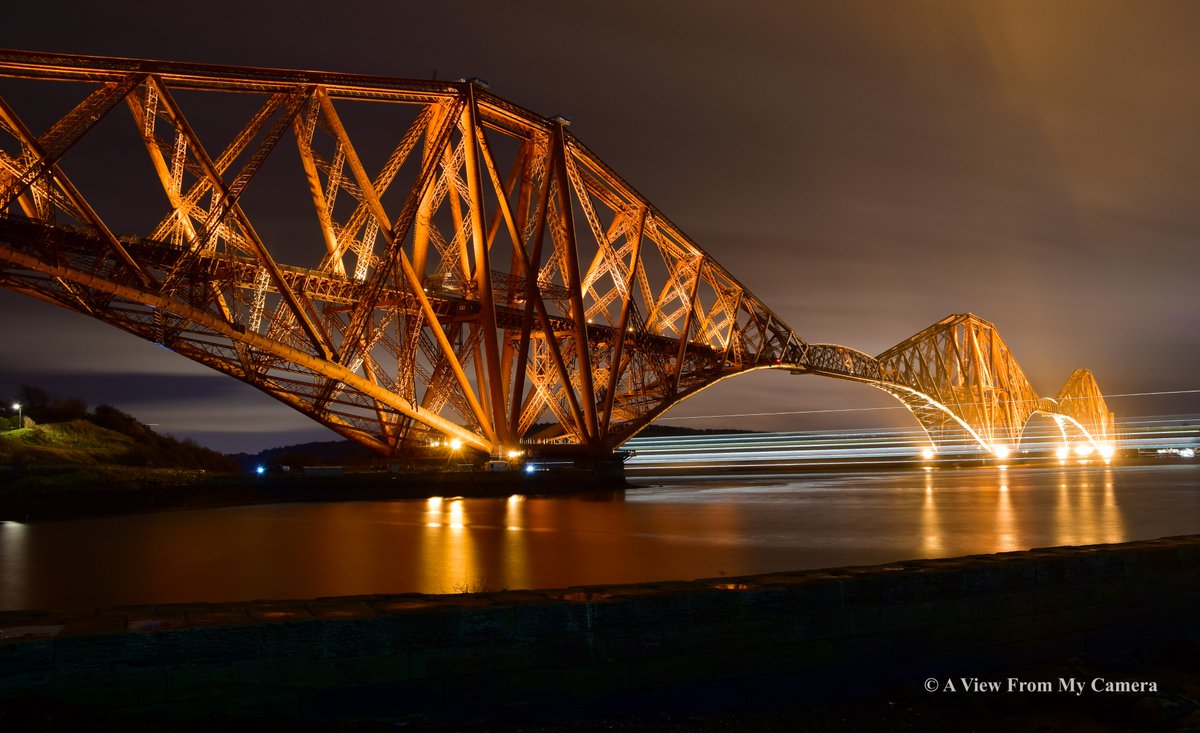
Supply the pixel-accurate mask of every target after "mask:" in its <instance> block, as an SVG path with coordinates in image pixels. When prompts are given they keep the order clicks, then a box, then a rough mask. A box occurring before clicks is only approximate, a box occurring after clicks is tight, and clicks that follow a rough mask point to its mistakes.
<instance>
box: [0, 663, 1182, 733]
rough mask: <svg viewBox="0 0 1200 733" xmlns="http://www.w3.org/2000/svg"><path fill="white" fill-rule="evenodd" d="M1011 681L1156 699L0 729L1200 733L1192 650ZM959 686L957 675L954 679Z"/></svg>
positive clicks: (878, 697) (949, 700) (1007, 699)
mask: <svg viewBox="0 0 1200 733" xmlns="http://www.w3.org/2000/svg"><path fill="white" fill-rule="evenodd" d="M1010 676H1011V677H1016V678H1018V679H1020V680H1024V681H1028V682H1042V681H1045V682H1050V683H1052V684H1054V686H1055V687H1057V685H1058V682H1057V681H1058V679H1059V678H1074V679H1076V680H1080V681H1083V682H1085V683H1088V684H1090V682H1091V680H1093V679H1095V678H1098V677H1099V678H1104V679H1106V680H1110V681H1113V680H1125V681H1153V682H1155V683H1157V686H1158V691H1157V692H1154V693H1143V692H1137V693H1134V692H1130V693H1104V692H1093V691H1091V690H1090V689H1089V690H1087V691H1085V692H1083V693H1082V694H1081V695H1078V696H1077V695H1075V694H1073V693H1061V692H1045V693H1017V692H992V693H970V692H965V691H961V690H960V691H959V692H957V693H927V692H925V691H924V690H922V689H911V690H909V689H904V690H893V691H891V692H890V693H883V694H871V695H868V696H866V697H861V698H859V697H854V696H853V695H852V694H850V693H848V695H847V698H846V699H845V700H841V701H830V702H824V703H817V704H807V705H803V706H797V705H796V704H795V703H794V702H789V701H787V700H781V701H780V705H779V707H778V708H777V709H770V710H740V711H730V712H711V713H704V714H689V713H686V712H685V713H674V714H665V713H661V712H655V711H642V712H637V713H619V714H618V713H614V714H611V715H600V716H592V717H583V718H578V719H565V720H564V719H560V720H550V721H535V722H523V721H486V720H469V719H468V720H463V721H461V722H457V723H440V724H429V723H422V722H397V721H281V720H249V719H209V720H194V721H176V720H167V719H161V718H125V717H122V716H119V715H114V716H110V717H103V718H96V717H93V716H90V715H88V714H87V713H86V712H82V711H74V710H64V709H56V708H51V707H49V706H45V705H42V704H40V703H39V702H37V701H34V700H29V701H25V702H23V703H21V704H19V705H17V706H14V707H12V708H10V709H2V708H0V730H6V731H30V732H31V733H36V732H39V731H40V732H44V733H61V732H63V731H89V732H95V733H108V732H112V733H116V732H117V731H121V732H124V731H147V732H148V731H156V732H157V731H164V732H171V731H175V732H177V733H228V732H229V731H238V730H253V731H266V732H270V731H280V732H289V733H293V732H294V733H377V732H382V731H396V730H404V731H414V732H415V733H418V732H419V733H449V732H450V731H465V732H468V733H482V732H484V731H488V732H490V731H495V732H496V733H599V732H600V731H615V732H617V733H636V732H642V731H645V732H655V733H689V732H691V731H699V732H700V733H716V732H717V731H779V732H780V733H782V732H784V731H812V732H813V733H832V732H834V731H941V730H945V731H980V732H991V731H997V732H999V731H1005V732H1007V731H1034V732H1039V733H1040V732H1046V733H1050V732H1054V733H1059V732H1062V733H1074V732H1080V733H1082V732H1085V731H1113V732H1116V731H1172V732H1182V731H1200V645H1198V644H1196V643H1181V644H1179V645H1177V646H1175V647H1172V648H1169V649H1165V650H1157V651H1153V652H1142V653H1140V654H1127V655H1121V656H1113V657H1106V658H1103V659H1091V658H1087V657H1078V658H1075V659H1072V660H1070V661H1068V662H1064V663H1060V664H1054V665H1041V666H1036V667H1029V668H1024V669H1020V670H1015V671H1009V672H996V671H991V672H981V673H980V679H983V680H999V681H1004V680H1006V679H1007V678H1008V677H1010ZM955 679H957V678H955Z"/></svg>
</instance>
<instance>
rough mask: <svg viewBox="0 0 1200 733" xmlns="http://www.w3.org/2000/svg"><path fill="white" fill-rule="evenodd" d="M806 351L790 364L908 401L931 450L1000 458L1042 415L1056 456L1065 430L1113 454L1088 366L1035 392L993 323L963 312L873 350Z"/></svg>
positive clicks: (1085, 447) (1109, 423) (1090, 448)
mask: <svg viewBox="0 0 1200 733" xmlns="http://www.w3.org/2000/svg"><path fill="white" fill-rule="evenodd" d="M808 354H809V357H808V360H807V362H806V364H805V365H803V368H802V369H800V370H797V371H799V372H801V373H816V374H823V375H825V376H831V377H836V378H840V379H848V380H851V381H857V382H863V383H866V384H870V385H871V386H874V387H877V388H878V389H882V390H884V391H885V392H888V393H889V394H891V395H893V396H895V397H896V398H897V399H899V400H900V401H901V402H903V403H904V404H905V406H907V407H908V408H909V410H910V411H911V412H912V413H913V415H914V416H915V417H916V418H917V420H918V422H920V424H921V426H922V427H923V428H924V429H925V433H926V435H927V437H928V438H929V441H930V443H931V446H932V447H933V448H934V449H936V447H937V446H941V445H962V444H963V443H972V442H973V443H975V444H977V445H979V446H980V447H982V448H984V449H985V450H987V451H989V452H991V453H994V454H995V455H996V456H997V457H1000V458H1004V457H1007V456H1008V455H1009V453H1011V452H1012V451H1013V450H1015V449H1017V448H1018V447H1019V446H1020V443H1021V438H1022V436H1023V434H1024V433H1025V430H1026V427H1027V425H1028V423H1029V421H1030V419H1031V418H1032V417H1033V416H1034V415H1038V414H1042V415H1047V416H1049V417H1050V418H1052V419H1053V420H1054V421H1055V423H1056V424H1057V425H1058V427H1059V429H1060V431H1061V433H1062V438H1063V447H1062V448H1060V450H1059V453H1060V456H1061V457H1065V453H1064V452H1065V451H1066V450H1068V448H1069V446H1070V445H1071V444H1072V440H1071V439H1072V437H1075V438H1076V439H1077V440H1076V441H1075V442H1076V443H1077V449H1076V450H1077V451H1079V452H1081V454H1085V455H1086V454H1090V453H1092V452H1097V453H1099V454H1100V455H1102V456H1103V457H1105V458H1107V457H1110V456H1111V455H1112V453H1113V446H1114V442H1115V438H1116V435H1115V422H1114V418H1113V414H1112V413H1111V412H1109V411H1108V406H1107V405H1106V404H1105V402H1104V396H1103V395H1102V394H1101V392H1100V388H1099V386H1098V385H1097V384H1096V379H1095V377H1094V376H1093V375H1092V373H1091V372H1090V371H1088V370H1086V369H1078V370H1076V371H1075V373H1074V374H1072V375H1071V378H1070V379H1068V380H1067V383H1066V384H1065V385H1064V386H1063V388H1062V390H1060V391H1059V393H1058V396H1057V397H1056V398H1054V399H1045V398H1042V397H1039V396H1038V394H1037V392H1036V391H1034V389H1033V386H1032V385H1031V384H1030V383H1029V380H1028V379H1027V378H1026V377H1025V373H1024V372H1023V371H1022V370H1021V366H1020V365H1019V364H1018V363H1017V361H1016V359H1014V358H1013V355H1012V353H1011V352H1010V351H1009V350H1008V346H1007V345H1005V343H1004V341H1003V339H1001V338H1000V334H999V332H998V331H997V330H996V327H995V326H994V325H992V324H991V323H989V322H987V321H985V320H983V319H982V318H979V317H978V316H975V315H973V314H970V313H966V314H959V315H952V316H947V317H946V318H943V319H942V320H941V321H938V322H937V323H935V324H933V325H932V326H930V327H929V328H926V329H925V330H923V331H921V332H920V333H917V334H916V335H914V336H912V337H911V338H908V339H906V340H904V341H902V342H900V343H899V344H897V345H895V346H893V347H892V348H890V349H888V350H887V351H885V352H883V353H882V354H880V355H879V356H877V357H871V356H868V355H866V354H864V353H862V352H860V351H855V350H853V349H848V348H846V347H842V346H828V345H816V344H814V345H810V346H809V349H808Z"/></svg>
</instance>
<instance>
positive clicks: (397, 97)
mask: <svg viewBox="0 0 1200 733" xmlns="http://www.w3.org/2000/svg"><path fill="white" fill-rule="evenodd" d="M0 78H6V79H9V80H12V83H14V84H17V85H18V86H20V85H24V88H25V89H29V88H33V89H35V90H37V91H39V92H40V91H42V90H45V89H47V88H49V87H54V90H55V91H56V93H59V94H58V96H60V97H62V96H65V97H66V98H68V99H69V100H70V102H69V104H68V105H67V106H66V109H65V112H63V113H61V114H59V115H58V116H56V117H55V119H54V121H53V122H51V123H50V124H48V125H47V126H45V129H44V130H43V131H42V132H40V133H35V132H33V130H32V129H31V128H30V126H29V123H28V122H27V116H36V117H42V116H44V115H45V110H44V109H43V107H44V105H43V103H42V102H41V101H40V100H41V99H42V95H41V94H34V95H32V99H34V100H35V101H32V102H27V103H26V106H25V107H22V108H21V109H20V110H18V107H21V104H20V103H18V102H17V101H15V98H14V101H12V102H10V101H9V98H8V97H5V96H0V286H3V287H7V288H10V289H12V290H15V291H18V292H22V293H25V294H28V295H31V296H34V297H37V298H41V299H44V300H48V301H50V302H53V303H56V304H58V305H61V306H63V307H66V308H69V309H71V310H75V311H79V312H81V313H84V314H87V315H89V316H92V317H94V318H97V319H99V320H103V321H106V322H108V323H111V324H112V325H114V326H117V327H118V328H121V329H124V330H126V331H129V332H131V333H134V334H136V335H138V336H140V337H142V338H145V339H148V340H151V341H154V342H156V343H159V344H162V345H163V346H166V347H167V348H170V349H172V350H173V351H176V352H178V353H180V354H182V355H184V356H186V357H188V358H191V359H194V360H196V361H198V362H200V363H203V364H205V365H207V366H209V367H212V368H213V369H216V370H218V371H221V372H223V373H225V374H228V375H230V376H232V377H234V378H236V379H239V380H242V381H244V382H247V383H249V384H252V385H254V386H255V387H257V388H259V389H261V390H263V391H264V392H266V393H268V394H270V395H272V396H273V397H275V398H276V399H279V400H280V401H282V402H284V403H286V404H288V405H290V406H292V407H294V408H295V409H298V410H300V411H302V412H304V413H306V414H307V415H309V416H311V417H312V418H314V419H315V420H317V421H318V422H320V423H322V424H324V425H326V426H328V427H330V428H331V429H333V430H335V431H336V432H338V433H340V434H342V435H344V436H346V437H348V438H351V439H353V440H356V441H358V442H360V443H363V444H365V445H367V446H370V447H371V448H373V449H375V450H376V451H378V452H380V453H382V454H385V455H396V454H400V453H403V452H405V451H406V450H408V449H410V448H413V447H415V446H421V445H427V444H430V443H432V442H435V441H443V440H446V439H456V440H459V441H461V442H462V443H463V444H465V445H468V446H471V447H473V448H475V449H477V450H479V451H483V452H487V453H492V454H503V453H505V452H507V451H512V450H521V449H522V448H524V447H527V446H528V445H529V444H531V443H532V442H556V443H563V444H569V445H573V446H577V447H578V450H579V451H581V452H583V453H590V454H593V455H597V456H600V455H605V454H607V453H609V452H611V451H612V450H613V449H614V448H615V447H617V446H618V445H620V444H621V443H622V442H624V441H625V440H627V439H628V438H629V437H631V436H632V435H634V434H636V433H637V432H638V431H639V430H640V429H642V428H643V427H644V426H646V425H647V424H649V423H650V422H651V421H652V420H654V419H655V418H656V417H658V416H659V415H661V414H662V413H663V412H664V411H665V410H667V409H669V408H670V407H671V406H673V405H675V404H677V403H678V402H679V401H681V400H683V399H685V398H687V397H688V396H690V395H691V394H693V393H695V392H696V391H698V390H700V389H703V388H704V387H706V386H708V385H710V384H712V383H713V382H715V381H717V380H720V379H722V378H725V377H728V376H731V375H734V374H739V373H742V372H746V371H749V370H752V369H760V368H786V369H791V370H792V371H795V372H801V373H808V372H811V373H817V374H824V375H827V376H834V377H839V378H844V379H853V380H855V381H861V382H866V383H869V384H872V385H874V386H876V387H879V388H881V389H885V390H887V391H889V392H890V393H892V394H894V395H896V396H897V397H898V398H899V399H901V400H902V401H903V402H904V403H905V404H906V405H908V406H909V407H910V408H911V409H913V411H914V414H915V415H916V416H917V417H918V419H919V420H920V421H921V423H922V425H924V426H925V427H926V429H927V430H928V431H929V433H930V436H931V438H933V439H934V440H935V441H936V440H938V439H940V437H941V436H942V435H943V434H944V433H945V431H946V429H947V427H948V426H957V427H959V428H963V429H965V430H966V431H967V432H968V433H970V434H971V435H972V436H973V437H974V439H976V440H977V441H978V442H979V443H980V444H981V445H984V446H985V447H988V448H995V447H997V446H999V445H1002V444H1009V445H1014V446H1015V445H1016V444H1017V442H1018V441H1019V437H1020V432H1021V429H1022V428H1023V426H1024V423H1025V421H1026V420H1027V419H1028V418H1029V416H1030V415H1031V414H1033V413H1034V412H1038V411H1041V412H1047V413H1051V414H1054V415H1057V416H1058V419H1059V420H1060V424H1062V425H1067V424H1069V425H1071V426H1073V427H1075V428H1079V429H1081V430H1083V431H1084V433H1085V434H1086V435H1088V436H1090V437H1092V438H1093V439H1094V441H1107V440H1109V439H1110V437H1111V436H1112V418H1111V414H1110V413H1108V412H1107V409H1106V408H1105V407H1104V403H1103V397H1102V396H1101V395H1100V392H1099V390H1098V389H1097V388H1096V387H1095V380H1094V379H1092V377H1091V374H1090V372H1085V371H1082V370H1081V372H1076V374H1075V375H1074V376H1073V377H1072V380H1071V381H1070V382H1068V385H1067V386H1066V387H1064V390H1063V392H1062V393H1061V394H1060V395H1059V397H1058V400H1057V402H1056V401H1054V400H1042V399H1039V398H1038V397H1037V395H1036V394H1035V393H1034V392H1033V390H1032V388H1031V387H1030V386H1029V384H1028V381H1026V380H1025V378H1024V376H1023V375H1022V374H1021V371H1020V368H1019V367H1018V366H1017V364H1016V362H1015V361H1014V360H1013V359H1012V357H1011V355H1010V354H1009V353H1008V350H1007V349H1006V348H1005V347H1004V344H1003V342H1002V341H1001V340H1000V338H999V336H998V335H997V334H996V332H995V329H994V328H993V327H992V326H991V324H988V323H986V322H984V321H981V320H979V319H978V318H976V317H974V316H970V315H966V316H952V317H950V318H948V319H946V320H943V321H942V322H940V323H938V324H935V325H934V326H932V327H930V328H929V329H926V331H923V332H922V333H920V334H918V335H917V336H914V337H913V338H911V339H909V340H907V341H905V342H904V343H902V344H900V345H898V346H896V347H894V348H892V349H889V350H888V351H887V352H885V353H884V354H882V355H880V356H879V357H878V358H875V357H871V356H868V355H866V354H863V353H861V352H858V351H855V350H853V349H848V348H846V347H841V346H830V345H819V344H808V343H806V342H805V341H804V340H803V339H801V338H800V337H799V336H798V335H797V334H796V333H795V332H794V331H793V330H792V329H791V328H790V327H788V326H787V324H786V323H784V322H783V321H782V320H781V319H780V318H779V317H778V316H776V315H775V314H774V313H772V312H771V311H770V310H769V309H768V308H767V307H766V306H765V305H764V304H763V303H762V302H761V301H760V300H759V299H758V298H757V297H755V296H754V295H753V294H752V293H750V292H749V291H748V290H747V289H746V288H745V287H744V286H743V285H742V284H741V283H740V282H738V280H737V279H736V278H735V277H733V275H732V274H730V273H729V271H727V270H726V269H725V268H723V267H722V266H721V265H719V264H718V263H717V262H715V261H714V260H713V259H712V258H711V257H710V256H709V255H708V254H706V253H705V252H704V251H703V250H702V249H700V247H699V246H697V245H696V244H695V243H694V242H693V241H692V240H690V239H689V238H688V237H687V236H686V235H684V234H683V233H682V232H681V231H680V230H679V228H678V227H676V226H675V225H674V224H672V223H671V222H670V221H669V220H668V219H667V218H666V217H665V216H663V214H662V213H661V212H659V211H658V210H657V209H656V208H655V207H654V206H653V205H652V204H651V203H650V202H648V201H647V200H646V199H645V198H643V197H642V196H641V195H640V194H638V193H637V192H636V191H635V190H634V189H633V188H632V187H631V186H630V185H629V184H627V183H626V182H625V181H624V180H622V179H621V177H620V176H618V175H617V174H616V172H614V171H613V170H612V169H611V168H609V167H608V166H607V165H606V164H605V163H604V162H603V161H601V160H600V159H599V158H598V157H597V156H596V155H595V154H593V153H592V152H591V151H590V150H588V149H587V148H586V147H585V146H584V145H583V144H582V143H580V142H579V140H577V139H576V138H575V137H574V136H572V135H571V134H570V132H569V131H568V129H567V122H566V121H565V120H563V119H561V118H554V119H546V118H543V117H540V116H538V115H536V114H533V113H531V112H529V111H527V110H525V109H522V108H520V107H518V106H516V105H514V104H512V103H510V102H507V101H505V100H503V99H500V98H499V97H496V96H494V95H492V94H490V93H488V92H487V91H486V88H485V86H484V85H483V84H482V83H480V82H474V81H460V82H437V81H412V80H400V79H390V78H379V77H366V76H355V75H348V74H336V73H323V72H310V71H290V70H271V69H257V68H234V67H219V66H203V65H197V64H184V63H173V62H161V61H147V60H140V59H120V58H100V57H85V56H67V55H57V54H44V53H32V52H23V51H0ZM18 96H19V95H18ZM122 108H123V111H121V110H122ZM214 116H215V117H218V118H219V120H220V122H221V123H223V124H214V123H213V120H212V118H213V117H214ZM121 117H125V118H126V121H125V122H123V123H118V122H117V120H118V119H119V118H121ZM231 122H232V123H235V124H232V125H230V124H229V123H231ZM215 128H221V132H220V133H215V132H213V129H215ZM352 131H353V132H352ZM89 146H90V147H89ZM98 149H103V150H105V151H108V154H107V155H106V156H105V160H106V161H110V162H108V163H106V165H107V166H109V167H108V168H107V169H106V171H105V172H106V174H107V178H108V179H109V180H112V181H123V180H126V178H127V177H132V176H134V175H138V174H140V175H141V176H143V177H144V178H145V179H147V180H148V181H150V182H151V184H150V185H151V186H152V187H153V188H154V189H155V191H156V193H155V195H154V196H129V197H126V198H125V199H124V200H123V201H122V207H123V208H130V209H135V210H136V211H135V214H136V216H135V215H129V214H127V213H122V215H121V217H120V218H121V219H122V221H125V220H132V219H137V218H139V217H140V218H141V219H142V220H143V221H144V222H147V223H145V224H143V225H142V228H140V229H137V230H135V231H134V232H133V233H130V230H129V227H128V225H125V224H123V225H122V226H121V227H119V228H120V230H121V233H120V234H119V235H118V234H117V233H116V231H115V230H117V229H118V227H117V225H116V224H110V223H109V222H110V221H111V220H112V216H111V215H110V214H102V213H101V212H100V211H99V207H96V208H94V207H93V205H92V204H91V203H89V198H88V197H85V195H84V191H83V188H84V185H83V184H80V185H78V186H77V185H76V183H75V182H73V180H72V178H71V177H69V176H68V173H67V170H68V169H69V168H70V169H71V170H72V171H74V170H75V169H74V168H72V166H73V165H75V164H76V161H75V157H78V158H80V162H79V163H78V164H79V165H80V166H85V165H88V163H87V162H86V160H85V159H86V158H87V157H88V156H94V155H95V151H96V150H98ZM111 161H117V162H115V163H114V162H111ZM147 164H148V165H147ZM89 196H91V193H89ZM251 212H254V215H255V217H257V218H254V219H252V217H251ZM264 212H265V213H264ZM281 220H282V221H283V222H285V224H282V225H281V224H280V221H281ZM256 223H257V224H258V226H257V227H256ZM297 233H300V235H299V237H297ZM289 262H290V263H292V264H288V263H289ZM1081 375H1082V376H1081ZM1064 429H1065V428H1064Z"/></svg>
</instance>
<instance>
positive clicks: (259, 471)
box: [254, 466, 267, 476]
mask: <svg viewBox="0 0 1200 733" xmlns="http://www.w3.org/2000/svg"><path fill="white" fill-rule="evenodd" d="M254 472H255V473H257V474H258V475H259V476H261V475H263V474H264V473H266V472H267V467H266V466H259V467H258V468H256V469H254Z"/></svg>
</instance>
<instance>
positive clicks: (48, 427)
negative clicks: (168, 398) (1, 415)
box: [0, 408, 237, 471]
mask: <svg viewBox="0 0 1200 733" xmlns="http://www.w3.org/2000/svg"><path fill="white" fill-rule="evenodd" d="M109 409H111V408H109ZM113 412H114V413H116V412H117V411H115V410H113ZM114 418H117V419H114ZM120 418H124V419H120ZM98 423H106V424H98ZM0 464H8V465H13V466H16V467H18V468H19V467H29V468H33V467H36V466H63V465H76V466H100V465H113V466H137V467H146V468H187V469H203V470H207V471H236V470H237V466H236V464H234V463H233V462H232V461H230V460H229V459H227V458H226V457H225V456H222V455H221V454H219V453H216V452H214V451H210V450H208V449H207V448H203V447H201V446H199V445H196V444H195V443H192V442H190V441H178V440H176V439H174V438H171V437H168V436H164V435H159V434H158V433H155V432H154V431H153V430H151V429H150V428H148V427H146V426H145V425H142V424H141V423H139V422H137V421H136V420H134V419H133V418H131V417H128V416H126V415H123V414H118V415H108V416H107V419H106V416H105V415H103V414H100V415H99V416H96V415H92V416H89V417H87V418H83V419H76V420H68V421H66V422H59V423H49V424H43V425H34V426H33V427H26V428H22V429H21V430H10V431H8V432H6V433H3V434H0Z"/></svg>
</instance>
